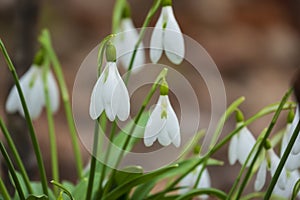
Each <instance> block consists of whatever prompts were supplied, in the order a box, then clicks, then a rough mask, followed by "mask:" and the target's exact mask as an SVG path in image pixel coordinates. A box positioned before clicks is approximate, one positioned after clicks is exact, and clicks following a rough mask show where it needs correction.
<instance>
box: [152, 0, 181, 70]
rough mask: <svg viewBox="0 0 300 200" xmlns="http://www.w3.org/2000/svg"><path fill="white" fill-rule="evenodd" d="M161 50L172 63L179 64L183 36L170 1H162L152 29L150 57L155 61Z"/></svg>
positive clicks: (158, 57)
mask: <svg viewBox="0 0 300 200" xmlns="http://www.w3.org/2000/svg"><path fill="white" fill-rule="evenodd" d="M163 50H164V51H165V52H166V55H167V57H168V59H169V60H170V61H171V62H173V63H174V64H180V63H181V62H182V60H183V58H184V52H185V49H184V38H183V35H182V32H181V30H180V27H179V25H178V23H177V20H176V19H175V16H174V13H173V8H172V2H171V1H170V0H168V1H166V0H165V1H163V8H162V11H161V14H160V16H159V19H158V21H157V23H156V25H155V27H154V29H153V33H152V36H151V41H150V58H151V61H152V62H153V63H157V62H158V60H159V59H160V57H161V55H162V52H163Z"/></svg>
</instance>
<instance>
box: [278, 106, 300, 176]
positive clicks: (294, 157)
mask: <svg viewBox="0 0 300 200" xmlns="http://www.w3.org/2000/svg"><path fill="white" fill-rule="evenodd" d="M293 115H294V114H293V111H290V113H289V117H288V123H287V126H286V130H285V133H284V135H283V138H282V142H281V148H280V150H281V151H280V155H281V156H282V155H283V153H284V151H285V149H286V147H287V145H288V143H289V141H290V139H291V137H292V134H293V132H294V130H295V128H296V125H297V123H298V121H299V106H297V108H296V114H295V116H293ZM296 146H299V144H297V143H295V145H294V147H293V148H294V149H295V147H296ZM285 167H286V168H287V169H288V170H290V171H294V170H296V169H298V168H299V167H300V153H298V154H293V153H291V154H290V155H289V157H288V159H287V161H286V164H285Z"/></svg>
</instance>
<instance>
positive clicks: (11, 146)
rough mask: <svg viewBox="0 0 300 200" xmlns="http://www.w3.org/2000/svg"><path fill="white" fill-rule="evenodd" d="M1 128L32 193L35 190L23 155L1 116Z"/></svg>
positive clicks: (29, 191)
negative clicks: (21, 155)
mask: <svg viewBox="0 0 300 200" xmlns="http://www.w3.org/2000/svg"><path fill="white" fill-rule="evenodd" d="M0 128H1V130H2V132H3V134H4V137H5V139H6V141H7V144H8V146H9V148H10V150H11V151H12V154H13V156H14V158H15V160H16V164H17V166H18V167H19V169H20V172H21V175H22V177H23V179H24V182H25V185H26V188H27V190H28V193H29V194H32V193H33V190H32V187H31V185H30V181H29V177H28V174H27V172H26V170H25V167H24V165H23V162H22V160H21V157H20V155H19V153H18V150H17V148H16V146H15V144H14V141H13V140H12V138H11V136H10V133H9V132H8V130H7V128H6V126H5V124H4V123H3V121H2V119H1V118H0Z"/></svg>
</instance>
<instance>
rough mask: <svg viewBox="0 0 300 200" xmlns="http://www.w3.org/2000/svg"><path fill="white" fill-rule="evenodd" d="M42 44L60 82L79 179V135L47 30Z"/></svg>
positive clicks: (80, 159)
mask: <svg viewBox="0 0 300 200" xmlns="http://www.w3.org/2000/svg"><path fill="white" fill-rule="evenodd" d="M39 40H40V42H41V44H42V45H43V47H44V48H45V50H46V53H47V56H49V59H50V61H51V62H52V64H53V69H54V72H55V75H56V77H57V80H58V85H59V88H60V90H61V96H62V99H63V103H64V107H65V113H66V118H67V123H68V126H69V129H70V135H71V142H72V146H73V151H74V155H75V161H76V168H77V174H78V176H79V177H81V176H82V168H83V167H82V165H83V164H82V158H81V153H80V148H79V144H78V140H77V133H76V128H75V124H74V119H73V114H72V109H71V105H70V99H69V93H68V89H67V85H66V82H65V79H64V76H63V72H62V69H61V65H60V63H59V61H58V59H57V56H56V54H55V52H54V50H53V47H52V44H51V38H50V34H49V32H48V31H47V30H44V31H43V33H42V36H41V37H40V38H39Z"/></svg>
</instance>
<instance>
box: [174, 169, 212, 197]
mask: <svg viewBox="0 0 300 200" xmlns="http://www.w3.org/2000/svg"><path fill="white" fill-rule="evenodd" d="M202 168H203V166H202V165H199V166H198V167H197V168H196V169H195V170H193V171H192V172H190V173H189V174H188V175H186V176H185V177H184V178H183V179H182V180H181V181H180V183H179V186H180V187H183V188H182V189H180V190H179V193H180V194H185V193H187V192H188V191H189V190H190V189H193V188H194V185H195V184H196V181H197V179H198V175H199V173H200V172H201V170H202ZM210 187H211V181H210V176H209V173H208V170H207V169H206V168H205V169H204V170H203V172H202V174H201V177H200V180H199V182H198V184H197V186H196V188H198V189H201V188H210ZM199 197H200V198H202V199H208V195H200V196H199Z"/></svg>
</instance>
